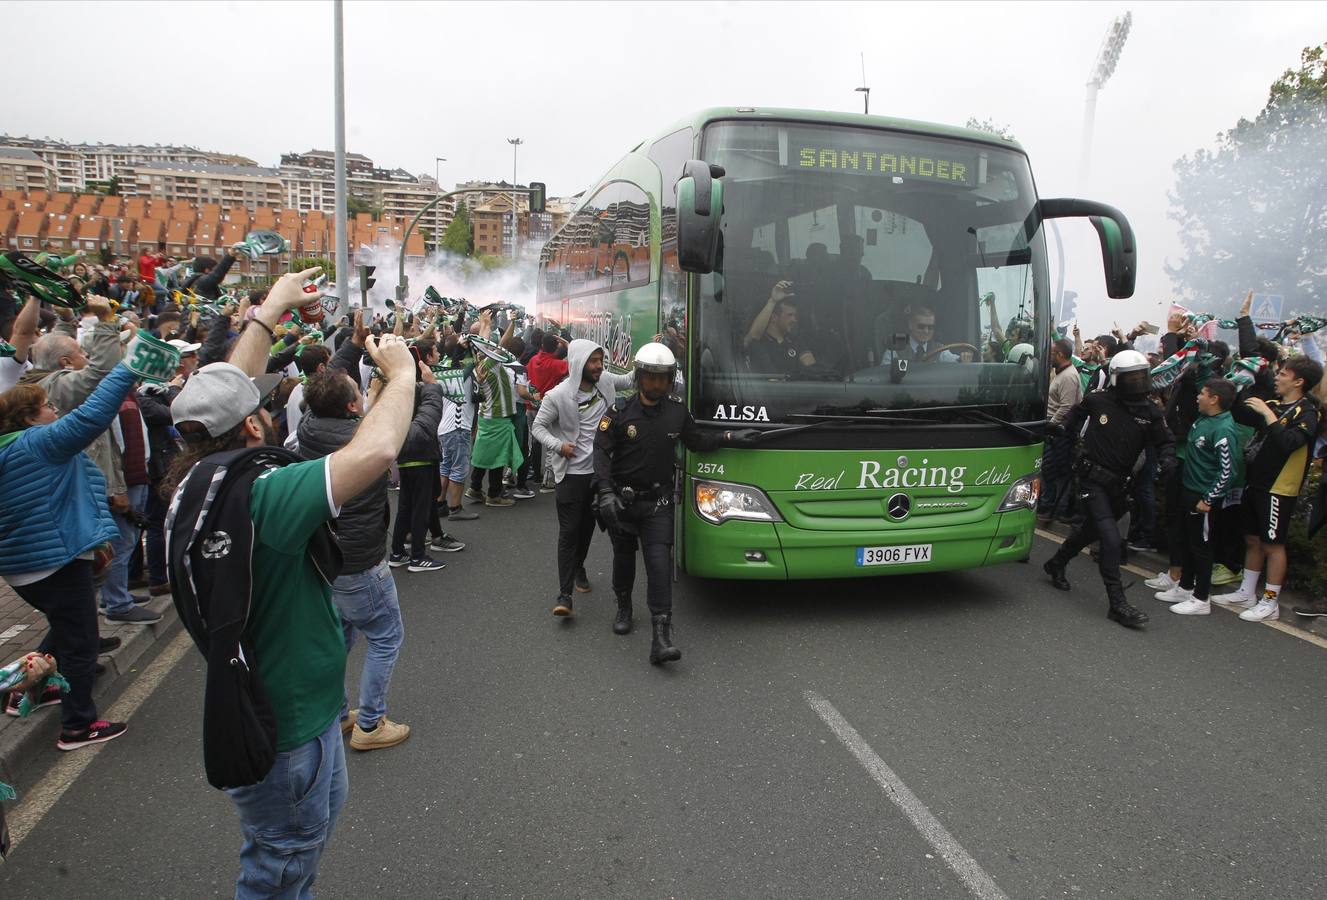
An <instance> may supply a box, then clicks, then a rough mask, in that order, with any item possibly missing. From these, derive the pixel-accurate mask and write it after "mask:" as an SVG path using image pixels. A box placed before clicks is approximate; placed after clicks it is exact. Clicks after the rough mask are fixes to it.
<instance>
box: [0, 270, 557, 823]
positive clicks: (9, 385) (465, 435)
mask: <svg viewBox="0 0 1327 900" xmlns="http://www.w3.org/2000/svg"><path fill="white" fill-rule="evenodd" d="M238 253H239V251H238V250H233V251H231V252H229V253H228V254H227V255H226V256H225V257H223V258H222V259H221V260H220V261H215V260H212V259H208V258H197V259H192V260H188V261H186V262H184V263H181V262H179V261H177V260H175V259H172V258H170V257H168V256H166V255H165V254H164V253H161V252H155V251H150V250H144V251H143V252H142V253H141V255H139V257H138V258H137V259H136V260H135V261H132V262H127V263H124V264H118V263H116V262H115V261H113V260H112V261H110V262H108V263H107V264H105V265H93V264H90V263H89V262H86V261H84V260H83V259H82V258H81V257H80V256H78V255H74V256H60V255H59V254H57V253H55V252H54V251H53V250H48V252H46V253H42V254H39V255H38V256H36V257H34V258H32V259H28V258H26V257H22V258H21V259H20V258H19V257H20V256H21V255H20V254H9V255H8V257H7V260H8V264H7V265H5V266H0V275H2V276H3V281H2V282H0V338H3V343H2V344H0V495H3V496H4V497H5V502H4V504H3V507H2V508H0V578H3V579H4V580H5V582H6V583H8V584H9V585H10V586H11V587H12V588H13V589H14V590H15V591H16V592H17V593H18V594H19V596H20V597H21V598H22V599H23V600H25V601H26V602H27V603H29V604H30V605H32V606H33V607H35V608H36V609H38V610H40V611H41V612H42V613H43V614H45V616H46V618H47V620H48V623H49V626H50V627H49V631H48V633H47V635H46V637H45V639H44V641H43V643H42V645H41V647H40V648H39V650H38V651H37V652H36V653H35V654H31V655H30V656H28V657H25V658H24V659H23V660H20V661H18V662H16V663H15V665H13V666H10V667H8V668H6V669H5V670H3V671H4V676H5V681H4V683H3V689H4V690H5V691H7V693H6V694H5V695H4V698H5V712H7V713H8V714H10V715H15V716H17V715H27V714H29V713H30V712H31V711H33V710H36V709H40V708H42V707H47V706H56V705H58V706H60V707H61V719H62V721H61V729H60V736H59V740H58V742H57V746H58V747H59V748H60V749H61V750H73V749H76V748H79V747H83V746H87V745H90V744H96V743H101V742H104V741H108V740H112V739H114V738H116V737H118V736H119V735H120V734H123V733H124V731H125V725H124V723H117V722H108V721H105V720H104V719H103V718H102V717H101V716H100V715H99V713H98V711H97V708H96V705H95V703H94V702H93V699H92V687H93V680H94V678H95V677H96V675H97V674H98V673H99V671H101V666H100V665H99V664H98V662H97V656H98V654H99V653H102V652H107V651H109V650H111V649H114V647H115V646H117V645H118V643H119V639H118V638H101V637H100V634H99V628H98V613H100V615H101V617H102V618H104V620H105V621H106V622H108V623H112V624H117V625H136V626H145V625H151V624H152V623H155V622H157V621H159V620H160V618H161V614H160V613H158V612H155V611H153V610H152V608H151V606H150V605H149V604H150V603H151V601H152V599H153V598H154V597H159V596H163V595H167V594H171V593H172V586H171V582H172V575H171V572H172V569H171V566H172V561H171V559H169V558H168V554H169V545H168V535H169V534H171V533H172V532H171V531H170V525H169V522H168V518H169V516H170V515H171V511H170V503H171V498H172V495H173V492H174V491H175V489H176V487H177V486H178V485H179V484H180V483H181V478H182V476H183V475H184V473H185V472H187V471H188V470H189V468H190V467H191V466H193V465H195V464H196V463H197V462H198V461H199V460H200V459H201V458H203V457H204V456H205V455H206V451H213V452H215V451H219V450H224V449H226V447H225V441H227V440H233V434H232V433H231V432H233V427H232V428H231V429H228V430H226V431H225V432H224V433H221V434H214V433H213V431H214V430H215V429H214V428H212V427H211V426H208V425H207V421H208V420H209V417H210V416H212V415H213V413H212V409H213V408H214V407H218V406H220V405H224V402H225V401H227V400H229V399H230V398H232V397H233V396H235V393H236V391H237V390H238V391H240V393H244V392H247V391H248V390H249V389H250V388H249V387H247V386H246V385H247V384H249V383H252V385H253V389H254V390H257V391H258V392H259V395H260V398H261V403H260V405H261V407H262V409H263V410H264V412H263V417H262V420H261V422H260V423H259V424H258V425H256V426H255V427H256V428H257V429H258V430H259V432H260V435H261V441H260V443H261V444H263V445H273V446H283V449H284V450H285V451H290V452H291V453H292V454H294V455H297V456H292V458H293V459H294V458H298V459H305V460H310V461H313V460H319V459H322V458H327V457H331V456H332V455H334V454H336V453H337V452H338V451H341V450H343V449H344V448H346V447H348V446H350V445H352V443H353V442H354V439H355V436H356V435H357V434H358V433H359V432H360V431H361V423H362V422H363V421H364V420H365V416H366V415H367V410H369V409H371V408H373V407H374V406H375V404H376V403H377V401H378V400H379V398H380V397H381V396H383V394H384V390H385V388H386V387H387V386H388V384H389V383H390V380H391V376H392V373H389V372H388V370H387V367H386V366H385V365H383V364H382V361H381V360H380V359H379V358H378V357H375V356H372V355H371V353H372V350H371V348H372V347H373V346H374V342H375V341H377V340H378V339H379V338H378V336H383V338H382V339H383V340H384V341H396V342H398V343H400V344H401V345H402V346H408V348H409V354H410V355H409V358H408V360H407V364H406V369H407V370H408V371H407V372H406V376H405V377H406V379H407V380H408V381H409V383H410V391H409V399H410V400H411V402H410V404H409V407H408V426H403V429H404V430H403V440H402V441H401V443H400V445H399V447H397V448H396V449H395V451H394V456H395V463H394V464H393V465H390V466H384V467H382V468H381V469H380V470H378V471H377V473H376V474H375V475H374V476H373V477H372V478H371V479H369V480H368V482H366V484H365V486H364V489H363V490H361V491H358V492H357V493H356V494H355V495H354V496H353V497H350V498H348V499H347V500H346V501H345V502H344V503H341V504H339V505H338V510H337V517H336V518H337V520H338V523H339V524H338V527H337V532H338V540H337V544H338V546H339V553H340V555H341V560H340V566H339V574H338V575H337V576H336V577H335V578H334V579H332V580H331V581H330V585H329V586H330V599H331V601H332V604H334V606H335V609H336V616H335V617H334V618H335V619H337V620H338V621H337V623H336V628H337V633H338V635H340V637H338V641H339V642H343V646H342V648H341V651H340V652H341V657H342V664H344V655H345V654H346V653H348V652H349V649H350V647H351V646H352V644H353V643H354V641H355V640H356V639H357V638H359V637H363V638H364V640H365V641H366V643H367V645H368V651H367V654H366V660H365V665H364V670H363V674H362V677H361V683H360V688H359V694H358V701H359V702H358V704H357V705H353V708H352V704H351V703H350V702H349V699H348V698H346V697H344V696H342V695H341V689H340V688H339V687H338V688H337V693H338V698H339V699H338V704H339V705H340V707H341V712H340V716H339V717H338V720H339V722H340V729H341V732H342V733H343V734H345V735H348V736H349V745H350V746H351V747H352V748H354V749H358V750H374V749H383V748H387V747H391V746H394V745H396V744H398V743H400V742H401V741H403V740H405V739H406V737H407V736H408V735H409V727H408V726H407V725H405V724H402V723H397V722H393V721H391V720H390V719H389V718H388V716H387V702H386V695H387V690H388V685H389V682H390V679H391V674H392V670H393V668H394V665H395V662H396V658H397V654H398V652H399V649H400V647H401V644H402V641H403V637H404V625H403V623H402V620H401V615H400V607H399V604H398V602H397V598H396V588H395V581H394V578H395V574H394V570H395V569H397V568H405V569H406V571H407V572H409V573H434V572H438V571H441V570H442V569H443V568H444V564H443V563H442V562H440V561H439V560H438V559H436V558H435V557H434V554H441V553H456V552H458V551H462V550H464V549H465V547H466V543H465V542H464V541H463V540H460V539H458V538H457V537H456V536H454V535H453V534H451V533H449V531H448V530H445V529H452V528H456V527H459V526H456V525H453V524H452V523H464V522H467V521H473V520H475V519H478V518H479V517H480V514H481V513H480V512H479V511H477V510H482V511H483V512H485V513H486V512H487V511H488V510H494V511H495V513H494V514H496V515H501V514H502V512H501V511H502V510H504V509H509V508H511V507H512V506H514V505H515V503H516V502H518V501H521V500H529V499H531V498H534V497H535V496H536V491H535V490H534V489H533V488H539V489H540V490H542V491H544V492H551V491H552V489H553V488H552V486H553V467H552V465H551V464H550V463H549V462H548V460H547V459H546V457H547V455H548V454H547V453H546V451H544V450H542V448H536V451H535V452H534V453H531V451H530V446H531V437H530V424H531V420H532V419H533V416H534V412H535V409H536V405H537V404H538V402H539V400H540V399H541V397H542V394H543V392H544V391H547V390H548V389H550V388H551V387H553V386H554V385H556V384H557V383H558V382H559V381H561V380H562V379H563V378H565V377H566V374H567V363H566V359H565V357H566V352H567V349H566V348H567V340H566V339H565V338H564V337H562V336H561V335H558V334H553V333H549V334H544V333H543V332H542V331H540V330H539V329H537V328H533V327H531V324H532V323H531V322H530V320H529V319H528V318H526V317H525V315H524V312H523V311H522V310H520V309H519V308H518V307H511V306H505V305H500V304H495V305H493V306H491V307H489V308H485V309H479V310H476V309H473V308H470V307H468V306H465V305H462V306H461V307H459V308H451V309H449V310H448V312H446V313H444V312H443V311H442V308H441V307H428V308H425V309H423V310H422V311H421V312H420V313H419V314H417V315H411V314H409V313H406V312H401V313H400V314H396V313H389V314H387V315H385V316H384V315H372V314H368V315H366V314H365V313H364V312H362V311H357V312H356V313H355V314H354V315H353V316H344V317H342V318H341V319H340V320H339V321H336V322H332V321H331V320H330V319H329V317H328V316H326V315H325V313H324V312H323V310H324V309H325V308H324V307H323V306H321V305H320V304H319V300H320V297H319V296H317V295H314V296H313V297H309V295H308V294H306V293H304V291H306V290H308V286H309V285H310V284H311V283H312V279H311V278H304V276H310V275H312V274H313V273H299V276H296V275H290V276H285V277H283V278H282V279H280V280H278V281H277V283H276V284H275V285H274V286H273V287H272V289H271V291H272V295H277V294H278V292H280V295H279V296H277V298H276V299H275V300H273V298H272V296H271V295H269V292H268V291H267V290H254V291H247V292H243V293H232V292H231V291H230V290H229V289H228V288H227V287H226V286H225V285H224V284H223V279H224V278H225V276H226V274H227V271H228V269H229V268H230V266H231V264H232V263H233V261H234V259H235V258H236V257H237V255H238ZM34 264H35V265H34ZM20 276H21V277H20ZM296 277H300V278H304V280H302V281H301V282H300V283H299V284H298V285H297V286H295V287H294V288H292V287H291V285H290V284H289V283H288V282H289V281H290V280H291V279H293V278H296ZM292 291H293V293H292ZM273 304H275V307H274V306H273ZM264 310H267V311H266V312H264ZM249 333H252V334H253V335H254V336H255V337H252V338H250V340H249V341H248V343H247V344H242V342H241V340H240V339H241V336H242V335H245V334H249ZM139 335H144V336H150V339H155V340H156V341H159V342H161V344H159V345H158V346H162V345H164V346H168V347H169V348H171V352H172V353H173V354H175V355H176V356H177V357H178V363H177V364H175V365H174V369H173V371H171V372H168V373H167V374H166V377H164V378H160V379H150V378H144V377H142V376H141V374H140V373H139V372H136V371H134V370H132V369H131V368H130V367H129V366H128V362H129V361H128V360H127V359H126V355H127V354H131V353H134V352H135V350H136V347H137V343H136V338H137V337H138V336H139ZM258 338H261V359H260V360H259V363H258V367H259V369H260V372H259V374H257V375H256V376H254V375H253V373H248V377H246V375H245V374H237V373H236V372H235V371H232V370H233V369H234V368H235V366H234V365H232V364H233V363H234V362H235V360H236V356H237V354H239V353H240V352H241V347H244V348H245V351H244V352H246V353H248V352H251V351H252V347H253V346H256V342H257V340H258ZM144 339H145V340H147V339H148V338H147V337H145V338H144ZM174 359H175V357H174V356H173V357H172V361H174ZM227 360H229V361H230V362H226V361H227ZM516 363H520V364H522V365H516ZM397 368H398V369H399V368H400V366H399V365H398V366H397ZM527 373H528V375H527ZM394 374H395V377H396V378H397V380H398V381H399V380H400V377H401V376H400V374H399V372H396V373H394ZM228 379H230V380H231V381H234V382H235V383H234V384H231V383H230V381H228ZM237 379H238V380H237ZM190 385H195V387H194V388H193V389H191V388H190ZM236 385H238V386H239V387H236ZM190 390H192V391H193V393H194V394H195V395H198V394H199V393H200V392H201V393H208V392H211V393H212V394H216V396H217V397H220V398H221V400H220V401H218V400H216V399H215V398H213V399H212V400H210V401H209V403H208V404H205V406H204V411H203V412H201V413H200V412H189V413H185V412H183V411H182V407H188V408H191V409H192V408H193V407H194V406H195V405H196V403H197V401H196V400H195V401H193V402H192V404H191V403H190V402H188V398H189V396H190V393H189V392H190ZM218 392H220V393H218ZM182 395H183V396H184V397H185V398H186V402H184V403H182V402H181V400H180V398H181V396H182ZM182 415H188V416H189V419H188V420H182V418H181V416H182ZM239 415H240V416H241V418H243V417H244V416H245V415H246V414H245V413H243V412H242V413H240V414H239ZM198 420H203V421H204V427H203V428H202V430H201V433H200V430H199V428H198V424H199V422H198ZM245 421H250V422H252V421H254V420H253V419H252V417H249V418H248V419H246V420H245ZM289 468H294V467H293V466H292V467H289ZM282 471H285V470H284V469H283V470H282ZM532 486H533V487H532ZM389 491H398V492H399V503H398V506H399V509H398V514H397V515H396V516H395V522H394V524H393V521H392V520H393V517H392V515H391V512H390V506H389V504H388V492H389ZM467 499H468V500H469V503H468V504H467V503H466V501H467ZM481 504H482V506H481ZM412 577H413V576H412ZM153 605H155V604H153ZM329 608H330V607H329ZM57 666H58V671H57ZM5 790H7V789H4V788H3V787H0V792H4V791H5ZM0 799H3V798H0ZM236 802H237V804H239V803H240V800H239V798H238V797H237V798H236ZM242 808H243V807H242ZM242 818H243V816H242ZM0 822H2V819H0Z"/></svg>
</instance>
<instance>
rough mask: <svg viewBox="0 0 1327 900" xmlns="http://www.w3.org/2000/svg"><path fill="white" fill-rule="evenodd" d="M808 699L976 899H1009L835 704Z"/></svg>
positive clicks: (813, 696)
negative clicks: (841, 713)
mask: <svg viewBox="0 0 1327 900" xmlns="http://www.w3.org/2000/svg"><path fill="white" fill-rule="evenodd" d="M805 697H806V702H807V703H810V704H811V708H812V709H814V710H815V711H816V715H818V716H820V718H821V719H823V720H824V722H825V724H826V725H828V726H829V730H830V731H832V732H834V736H835V737H837V738H838V739H839V740H840V741H841V742H842V743H843V746H845V747H847V748H848V752H849V753H851V754H852V755H853V756H855V757H856V758H857V761H858V762H859V763H861V764H862V768H864V769H866V771H867V773H869V774H870V776H871V778H872V779H873V780H874V781H875V783H876V784H878V785H880V789H881V790H882V791H884V792H885V796H886V797H888V798H889V799H890V801H891V802H892V803H893V804H894V805H895V806H897V807H898V808H899V810H900V811H901V812H902V813H903V814H904V815H905V816H907V817H908V820H909V821H910V822H912V827H913V828H916V829H917V831H918V832H919V833H920V834H921V836H922V837H923V838H925V839H926V842H927V843H928V844H930V845H931V846H932V847H933V848H934V849H935V852H936V853H938V854H939V855H940V858H941V859H942V860H944V861H945V864H946V865H947V866H949V868H950V870H951V871H953V873H954V874H955V875H957V876H958V879H959V881H961V882H963V884H964V885H965V886H966V887H967V889H968V891H969V892H970V893H971V894H972V896H974V897H977V898H980V900H1008V895H1006V894H1005V892H1004V891H1002V890H1000V886H999V885H997V884H996V883H995V882H994V881H993V880H992V879H991V876H989V875H987V874H986V870H985V869H983V868H982V867H981V865H980V864H979V863H978V862H977V861H976V860H975V859H973V858H972V856H971V855H970V854H969V853H968V851H966V850H964V849H963V845H962V844H960V843H959V842H958V841H956V840H954V836H953V835H951V834H950V833H949V832H948V831H946V830H945V826H943V825H941V824H940V820H939V819H937V818H936V817H935V816H933V815H931V811H930V810H929V809H927V808H926V805H925V804H924V803H922V802H921V801H920V800H918V799H917V795H916V794H914V793H913V792H912V791H910V790H908V786H907V785H906V784H904V783H903V781H902V779H900V778H899V777H898V776H897V775H895V774H894V770H893V769H891V768H889V766H887V765H885V761H884V760H883V759H881V758H880V757H879V756H878V755H876V752H875V751H874V750H872V749H871V745H870V744H868V743H866V741H865V740H863V739H862V736H861V735H860V734H858V733H857V729H855V728H853V727H852V726H851V725H849V724H848V721H847V719H845V718H843V716H841V715H840V714H839V711H838V710H837V709H835V708H834V706H833V704H831V703H830V702H829V701H828V700H826V699H825V698H824V697H822V696H820V695H819V694H817V693H816V692H815V691H806V692H805Z"/></svg>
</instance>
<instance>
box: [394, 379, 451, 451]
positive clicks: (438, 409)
mask: <svg viewBox="0 0 1327 900" xmlns="http://www.w3.org/2000/svg"><path fill="white" fill-rule="evenodd" d="M442 405H443V394H442V388H441V387H439V386H438V385H436V384H417V385H415V417H414V418H413V419H412V420H411V421H410V431H408V432H407V433H406V436H405V443H404V444H402V445H401V452H400V453H398V454H397V455H396V461H397V462H398V463H404V462H439V461H440V460H441V459H442V450H441V449H440V448H439V447H438V424H439V423H440V422H441V421H442Z"/></svg>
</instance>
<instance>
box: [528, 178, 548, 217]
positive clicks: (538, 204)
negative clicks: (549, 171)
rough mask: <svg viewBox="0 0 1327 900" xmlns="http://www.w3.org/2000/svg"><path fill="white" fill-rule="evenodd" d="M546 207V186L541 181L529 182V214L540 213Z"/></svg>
mask: <svg viewBox="0 0 1327 900" xmlns="http://www.w3.org/2000/svg"><path fill="white" fill-rule="evenodd" d="M547 206H548V186H547V185H546V184H544V183H543V182H542V181H532V182H530V212H532V213H541V212H543V211H544V210H545V208H547Z"/></svg>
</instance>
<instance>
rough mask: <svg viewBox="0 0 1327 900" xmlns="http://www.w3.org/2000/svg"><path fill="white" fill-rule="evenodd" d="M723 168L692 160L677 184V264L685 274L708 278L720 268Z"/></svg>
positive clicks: (687, 164)
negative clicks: (690, 273)
mask: <svg viewBox="0 0 1327 900" xmlns="http://www.w3.org/2000/svg"><path fill="white" fill-rule="evenodd" d="M724 174H725V173H724V170H723V167H722V166H712V165H710V164H709V163H706V162H702V161H701V160H698V159H693V160H689V161H688V162H687V163H686V165H685V166H683V168H682V178H681V179H680V180H679V181H678V182H677V261H678V266H679V267H680V268H681V269H682V271H684V272H695V273H696V274H697V275H708V274H709V273H711V272H713V271H714V270H715V269H716V268H718V266H719V233H720V231H719V226H720V219H721V218H722V215H723V182H721V181H720V180H719V179H720V178H722V177H723V176H724Z"/></svg>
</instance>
